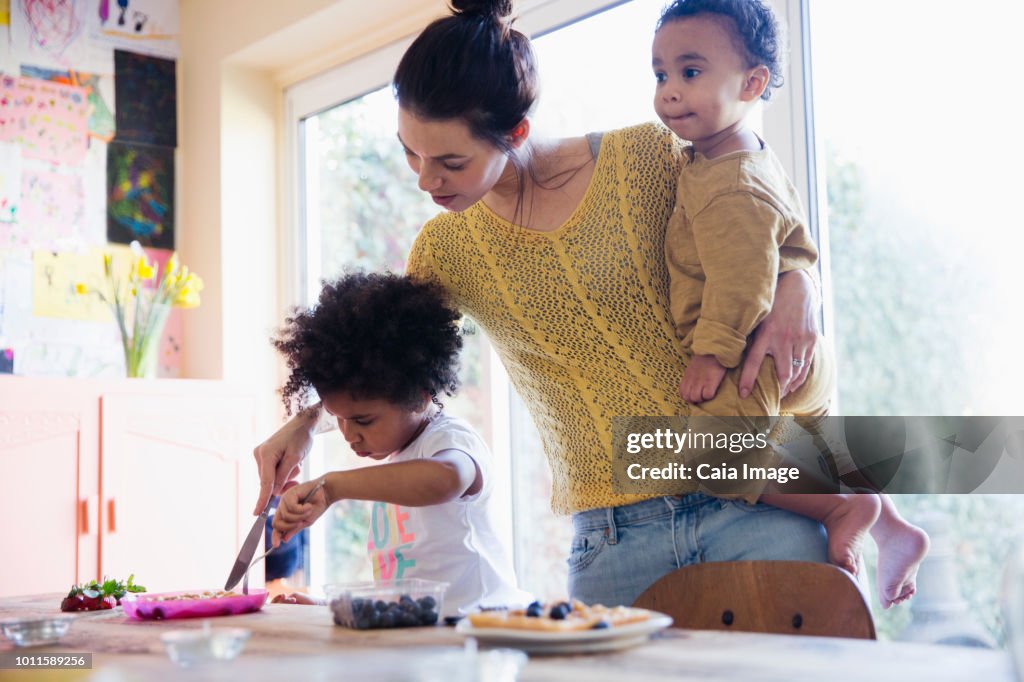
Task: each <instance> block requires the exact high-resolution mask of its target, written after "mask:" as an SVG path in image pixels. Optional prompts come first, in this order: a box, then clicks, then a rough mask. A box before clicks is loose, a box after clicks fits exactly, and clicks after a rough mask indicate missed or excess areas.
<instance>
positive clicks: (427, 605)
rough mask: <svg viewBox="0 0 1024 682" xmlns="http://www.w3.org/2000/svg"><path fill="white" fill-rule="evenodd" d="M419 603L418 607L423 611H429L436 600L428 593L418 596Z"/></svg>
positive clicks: (435, 604)
mask: <svg viewBox="0 0 1024 682" xmlns="http://www.w3.org/2000/svg"><path fill="white" fill-rule="evenodd" d="M419 604H420V608H422V609H423V610H424V611H429V610H430V609H432V608H434V607H435V606H437V600H436V599H434V598H433V597H431V596H430V595H427V596H426V597H420V600H419Z"/></svg>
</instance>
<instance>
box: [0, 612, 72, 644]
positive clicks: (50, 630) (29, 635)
mask: <svg viewBox="0 0 1024 682" xmlns="http://www.w3.org/2000/svg"><path fill="white" fill-rule="evenodd" d="M73 620H74V617H73V616H39V617H35V618H12V619H9V620H4V621H0V632H3V633H4V637H6V638H7V639H9V640H11V641H12V642H14V644H15V646H41V645H43V644H53V643H54V642H59V641H60V639H61V637H63V636H64V635H65V634H66V633H67V631H68V628H69V627H71V621H73Z"/></svg>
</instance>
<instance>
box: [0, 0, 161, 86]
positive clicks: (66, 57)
mask: <svg viewBox="0 0 1024 682" xmlns="http://www.w3.org/2000/svg"><path fill="white" fill-rule="evenodd" d="M91 4H92V3H91V2H89V1H87V0H12V2H11V28H10V31H11V50H12V51H13V52H14V54H15V55H16V56H17V58H18V60H19V61H21V62H29V63H32V64H39V65H42V66H52V67H58V68H59V67H64V68H68V67H71V66H74V67H75V68H78V69H83V70H94V71H99V72H101V73H109V66H107V65H108V64H109V58H110V57H109V54H107V53H106V52H105V51H104V50H103V49H102V48H100V47H97V46H96V45H94V44H93V42H92V41H91V40H89V36H88V31H87V30H86V23H87V15H88V13H89V6H90V5H91ZM174 4H176V3H174Z"/></svg>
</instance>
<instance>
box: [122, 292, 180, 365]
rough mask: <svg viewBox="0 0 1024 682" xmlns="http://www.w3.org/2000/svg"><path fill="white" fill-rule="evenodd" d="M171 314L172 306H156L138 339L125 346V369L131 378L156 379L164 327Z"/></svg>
mask: <svg viewBox="0 0 1024 682" xmlns="http://www.w3.org/2000/svg"><path fill="white" fill-rule="evenodd" d="M170 314H171V306H170V305H168V304H162V303H158V304H154V305H153V306H152V307H151V308H150V309H149V311H148V314H147V315H146V319H145V320H144V321H143V323H142V324H141V325H140V327H139V331H138V332H136V337H135V338H133V339H132V340H131V342H129V343H127V344H126V345H125V367H126V369H127V373H128V376H129V377H136V378H140V379H155V378H156V376H157V360H159V359H160V342H161V341H162V340H163V336H164V325H165V324H167V317H168V316H169V315H170Z"/></svg>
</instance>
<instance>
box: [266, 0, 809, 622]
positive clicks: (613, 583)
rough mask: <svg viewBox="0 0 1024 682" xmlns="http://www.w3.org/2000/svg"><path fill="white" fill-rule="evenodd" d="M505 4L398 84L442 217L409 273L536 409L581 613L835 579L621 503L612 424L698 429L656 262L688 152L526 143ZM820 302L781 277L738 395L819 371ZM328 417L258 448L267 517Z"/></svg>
mask: <svg viewBox="0 0 1024 682" xmlns="http://www.w3.org/2000/svg"><path fill="white" fill-rule="evenodd" d="M511 4H512V3H511V1H510V0H453V2H452V6H453V8H454V10H453V15H452V16H449V17H445V18H443V19H439V20H437V21H435V22H434V23H432V24H431V25H430V26H428V27H427V28H426V29H425V30H424V31H423V33H422V34H420V36H419V37H418V38H417V39H416V41H415V42H414V43H413V44H412V45H411V46H410V47H409V49H408V50H407V51H406V53H405V55H404V56H403V58H402V61H401V63H400V64H399V66H398V69H397V71H396V73H395V78H394V91H395V95H396V97H397V99H398V103H399V107H400V110H399V117H398V137H399V139H400V140H401V143H402V146H403V147H404V149H405V154H406V157H407V159H408V162H409V166H410V167H411V168H412V170H413V171H414V172H415V173H416V174H417V175H418V178H419V187H420V189H421V190H423V191H424V192H429V193H430V195H431V196H432V197H433V199H434V201H435V202H437V204H439V205H440V206H442V207H444V208H445V209H447V210H448V212H447V213H444V214H442V215H439V216H437V217H436V218H434V219H433V220H431V221H429V222H428V223H427V224H426V225H425V226H424V227H423V229H422V231H421V232H420V234H419V236H418V237H417V239H416V242H415V244H414V245H413V249H412V253H411V254H410V256H409V264H408V271H409V273H410V274H412V275H414V276H417V277H422V278H429V279H433V280H436V281H437V282H439V283H440V284H441V285H442V286H443V287H444V288H445V289H446V290H447V291H448V292H449V293H450V295H451V297H452V299H453V301H454V302H455V303H456V304H457V305H458V306H459V308H460V309H461V310H462V311H463V312H465V313H466V314H467V315H469V316H471V317H472V318H473V319H474V320H476V322H477V323H479V324H480V326H481V327H483V329H484V330H485V331H486V332H487V335H488V336H489V337H490V339H491V341H492V342H493V344H494V346H495V348H496V349H497V351H498V353H499V355H500V356H501V358H502V361H503V363H504V364H505V367H506V369H507V370H508V373H509V376H510V377H511V379H512V383H513V385H514V386H515V388H516V390H517V391H518V392H519V395H520V396H521V397H522V398H523V400H524V401H525V403H526V405H527V406H528V407H529V409H530V412H531V414H532V416H533V419H534V422H535V424H536V426H537V428H538V429H539V431H540V433H541V435H542V438H543V443H544V451H545V453H546V455H547V458H548V463H549V466H550V468H551V474H552V500H551V505H552V508H553V509H554V510H555V511H556V512H558V513H563V514H564V513H569V514H572V515H573V524H574V528H575V535H574V538H573V542H572V550H571V556H570V558H569V576H570V577H569V582H570V584H569V592H570V594H571V596H573V597H574V598H578V599H582V600H584V601H587V602H602V603H605V604H629V603H632V601H633V600H634V599H635V598H636V597H637V596H638V595H639V594H640V592H642V591H643V590H644V589H645V588H646V587H647V586H648V585H650V584H651V583H652V582H654V581H655V580H657V579H658V578H659V577H661V576H662V575H664V574H665V573H668V572H669V571H671V570H673V569H675V568H677V567H679V566H681V565H684V564H687V563H692V562H697V561H728V560H740V559H803V560H813V561H825V559H826V556H825V538H824V533H823V530H822V528H821V526H820V525H818V524H816V523H814V522H811V521H809V520H807V519H804V518H802V517H798V516H795V515H792V514H789V513H788V512H784V511H782V510H778V509H774V508H772V507H767V506H765V505H748V504H746V503H744V502H736V501H728V500H720V499H717V498H713V497H708V496H706V495H704V494H701V493H697V492H695V488H693V487H687V485H688V483H686V482H681V483H680V489H679V491H678V492H679V494H678V495H675V496H669V497H656V496H652V495H626V494H616V493H614V492H613V491H612V482H611V452H612V437H611V418H612V417H614V416H619V415H674V414H686V413H687V406H686V404H685V403H684V402H683V401H682V400H681V399H680V397H679V395H678V394H677V391H676V386H677V385H678V378H679V377H680V376H681V375H682V372H683V371H684V369H685V367H684V366H683V363H682V360H681V353H680V348H679V342H678V340H677V339H676V338H675V336H674V334H673V326H672V322H671V319H670V317H669V314H668V278H667V275H666V270H665V263H664V255H663V234H664V230H665V225H666V222H667V220H668V217H669V214H670V212H671V211H672V208H673V200H674V196H675V181H676V177H677V175H678V168H679V163H680V158H681V147H680V145H679V144H678V143H677V142H676V140H675V139H674V137H673V135H672V133H671V132H669V131H668V130H666V129H665V128H662V127H660V126H659V125H656V124H645V125H639V126H636V127H632V128H625V129H623V130H618V131H614V132H609V133H606V134H604V135H588V136H586V137H576V138H568V139H561V140H552V141H533V140H531V139H530V121H529V118H528V115H529V112H530V110H531V108H532V107H533V105H534V102H535V99H536V94H537V81H536V78H537V76H536V71H535V67H534V57H533V53H532V50H531V47H530V42H529V40H528V39H527V38H526V36H524V35H523V34H521V33H519V32H518V31H516V30H514V29H512V28H511V27H510V22H509V19H508V17H509V15H510V13H511V9H512V7H511ZM813 303H814V291H813V285H812V284H811V280H810V278H809V277H808V276H807V275H806V274H805V273H802V272H792V273H788V274H786V275H783V276H782V277H781V278H780V281H779V287H778V295H777V300H776V304H775V308H774V309H773V312H772V314H771V315H770V316H769V317H768V318H767V319H766V320H765V321H764V323H762V325H761V328H760V329H759V330H758V332H757V335H756V338H755V340H754V342H753V343H752V345H751V348H750V352H749V356H748V357H747V358H746V360H745V363H744V371H743V378H742V380H741V390H742V389H743V388H745V389H746V390H749V388H750V386H751V385H752V384H753V381H754V379H755V377H756V374H757V370H758V368H759V366H760V364H761V362H762V361H763V360H765V355H766V354H768V355H772V356H774V357H778V358H779V359H780V362H779V363H778V364H777V371H778V374H779V379H780V384H781V385H782V387H783V390H784V392H785V391H786V389H787V387H788V389H789V390H792V389H794V388H796V387H797V386H799V385H800V384H801V383H802V382H803V380H804V378H805V374H803V373H800V372H798V373H797V374H796V375H791V373H792V372H793V362H792V361H793V359H802V360H804V361H805V362H804V363H803V367H804V368H806V367H809V366H810V364H811V363H810V358H811V355H812V354H813V350H814V348H813V346H814V339H815V334H814V318H813V312H812V307H813ZM318 416H319V410H318V409H316V408H314V409H311V410H307V411H306V412H304V413H302V414H300V415H298V416H297V417H295V418H294V419H292V420H291V421H290V422H288V423H287V424H286V425H285V426H283V427H282V428H281V429H280V430H279V431H278V432H277V433H275V434H274V435H273V436H271V437H270V438H269V439H268V440H267V441H266V442H264V443H263V444H261V445H260V446H258V447H257V448H256V450H255V452H254V455H255V457H256V460H257V463H258V465H259V469H260V480H261V486H262V487H261V493H260V500H259V502H258V504H257V508H258V509H261V508H262V506H263V505H264V504H265V503H266V500H267V499H268V498H269V496H270V495H271V493H272V492H277V491H279V490H280V489H281V487H282V486H283V485H284V483H285V482H286V481H288V480H290V479H291V478H294V477H295V476H296V475H297V474H298V467H299V465H300V463H301V461H302V459H303V458H304V457H305V454H306V453H307V452H308V450H309V447H310V445H311V442H312V434H313V433H314V432H315V429H316V424H317V419H318Z"/></svg>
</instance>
